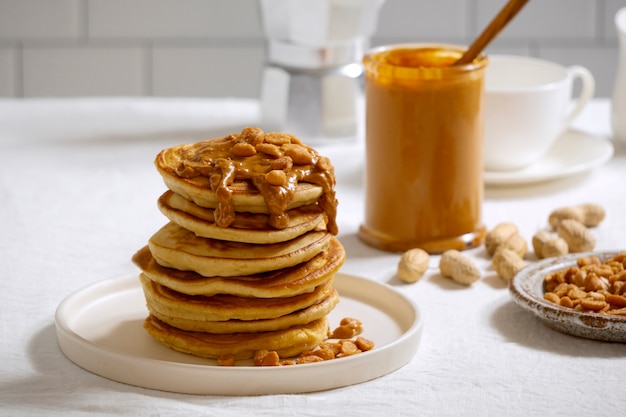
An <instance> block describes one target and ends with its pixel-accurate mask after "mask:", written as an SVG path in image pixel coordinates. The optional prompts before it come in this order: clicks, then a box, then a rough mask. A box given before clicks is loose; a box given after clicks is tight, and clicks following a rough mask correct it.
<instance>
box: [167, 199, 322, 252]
mask: <svg viewBox="0 0 626 417" xmlns="http://www.w3.org/2000/svg"><path fill="white" fill-rule="evenodd" d="M158 206H159V209H160V210H161V212H162V213H163V214H164V215H165V216H166V217H167V218H168V219H170V220H171V221H172V222H174V223H176V224H178V225H179V226H181V227H184V228H185V229H188V230H191V231H192V232H194V233H195V234H196V235H198V236H201V237H207V238H211V239H219V240H229V241H232V242H245V243H276V242H284V241H287V240H291V239H294V238H296V237H298V236H300V235H301V234H303V233H306V232H308V231H309V230H313V229H315V228H316V227H318V226H320V225H323V221H324V213H323V212H322V210H321V209H320V208H319V206H317V205H309V206H304V207H298V208H295V209H292V210H290V211H289V212H288V214H289V223H288V225H287V226H286V227H285V228H284V229H275V228H273V227H271V226H270V225H269V216H268V215H267V214H258V213H247V212H243V213H236V214H235V220H234V221H233V223H232V224H231V225H230V226H229V227H220V226H218V225H217V224H216V223H215V209H212V208H205V207H201V206H199V205H197V204H195V203H194V202H192V201H190V200H187V199H186V198H184V197H183V196H181V195H179V194H176V193H174V192H173V191H171V190H170V191H167V192H165V193H164V194H163V195H162V196H161V197H160V198H159V200H158Z"/></svg>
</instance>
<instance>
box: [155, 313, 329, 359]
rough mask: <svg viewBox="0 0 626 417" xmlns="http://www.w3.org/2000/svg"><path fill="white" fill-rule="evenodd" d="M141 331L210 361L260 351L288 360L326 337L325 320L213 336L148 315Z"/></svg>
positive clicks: (174, 347)
mask: <svg viewBox="0 0 626 417" xmlns="http://www.w3.org/2000/svg"><path fill="white" fill-rule="evenodd" d="M144 328H145V329H146V331H147V332H148V333H149V334H150V335H151V336H152V337H154V338H155V339H156V340H158V341H159V342H161V343H162V344H164V345H165V346H167V347H169V348H171V349H174V350H177V351H179V352H184V353H190V354H192V355H196V356H201V357H204V358H212V359H217V358H219V357H220V356H222V355H234V356H235V359H250V358H252V357H254V353H255V352H256V351H258V350H262V349H267V350H273V351H276V353H278V355H279V356H280V357H281V358H288V357H292V356H297V355H299V354H300V353H302V352H304V351H306V350H310V349H312V348H314V347H315V346H317V345H318V344H320V343H321V342H322V341H324V339H326V338H327V337H328V320H327V318H326V317H323V318H321V319H318V320H315V321H313V322H311V323H307V324H304V325H299V326H294V327H290V328H288V329H284V330H276V331H272V332H259V333H233V334H213V333H205V332H189V331H185V330H180V329H178V328H176V327H173V326H170V325H169V324H167V323H164V322H162V321H160V320H159V319H157V318H156V317H154V316H152V315H150V316H148V317H147V318H146V320H145V321H144Z"/></svg>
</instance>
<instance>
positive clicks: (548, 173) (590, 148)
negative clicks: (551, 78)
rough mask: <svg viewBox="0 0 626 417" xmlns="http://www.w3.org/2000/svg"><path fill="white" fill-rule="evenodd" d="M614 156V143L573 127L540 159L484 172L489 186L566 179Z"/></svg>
mask: <svg viewBox="0 0 626 417" xmlns="http://www.w3.org/2000/svg"><path fill="white" fill-rule="evenodd" d="M612 156H613V143H612V142H611V141H609V140H607V139H605V138H602V137H598V136H593V135H591V134H589V133H587V132H582V131H579V130H574V129H570V130H568V131H566V132H565V133H564V134H563V135H561V137H560V138H559V139H558V140H557V141H556V143H555V144H554V145H553V146H552V148H551V149H550V150H549V151H548V153H547V154H546V155H545V156H544V157H543V159H541V160H540V161H539V162H536V163H534V164H533V165H530V166H528V167H526V168H523V169H520V170H517V171H485V173H484V180H485V184H486V185H501V184H530V183H534V182H541V181H549V180H554V179H558V178H563V177H566V176H570V175H573V174H578V173H581V172H585V171H588V170H590V169H592V168H595V167H597V166H599V165H602V164H604V163H605V162H606V161H608V160H609V159H611V157H612Z"/></svg>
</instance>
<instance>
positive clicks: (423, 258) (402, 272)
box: [397, 249, 430, 282]
mask: <svg viewBox="0 0 626 417" xmlns="http://www.w3.org/2000/svg"><path fill="white" fill-rule="evenodd" d="M429 260H430V256H429V255H428V252H426V251H425V250H422V249H410V250H408V251H406V252H404V253H403V254H402V257H401V258H400V262H399V263H398V272H397V273H398V278H400V279H401V280H402V281H404V282H416V281H418V280H419V279H420V278H421V277H422V275H424V272H425V271H426V268H428V261H429Z"/></svg>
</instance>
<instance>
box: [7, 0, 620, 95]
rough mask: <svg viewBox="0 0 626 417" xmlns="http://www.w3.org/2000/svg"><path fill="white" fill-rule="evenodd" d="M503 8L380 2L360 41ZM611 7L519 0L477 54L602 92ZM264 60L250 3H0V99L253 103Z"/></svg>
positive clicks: (452, 37)
mask: <svg viewBox="0 0 626 417" xmlns="http://www.w3.org/2000/svg"><path fill="white" fill-rule="evenodd" d="M313 1H315V0H313ZM505 2H506V0H386V2H385V4H384V6H383V8H382V10H381V14H380V18H379V24H378V30H377V31H376V34H375V36H374V38H373V39H372V44H373V45H380V44H384V43H394V42H408V41H413V42H416V41H417V42H419V41H423V42H433V41H435V42H436V41H441V42H451V43H459V44H467V43H469V42H470V41H471V40H472V39H473V38H474V37H475V36H476V35H477V34H478V33H479V31H480V30H481V29H482V28H483V27H484V26H485V25H486V23H487V22H488V21H489V20H490V19H491V18H492V17H493V16H494V15H495V13H497V11H498V10H499V9H500V8H501V7H502V6H503V5H504V4H505ZM621 7H626V0H531V1H530V2H529V3H528V5H527V6H526V7H525V8H524V9H523V10H522V12H521V13H520V15H519V16H518V17H517V18H516V19H515V20H514V21H513V22H512V23H511V24H510V25H509V26H508V27H507V28H506V29H505V30H504V31H503V32H502V33H501V34H500V36H499V37H498V39H497V40H496V41H495V42H494V43H493V45H492V46H490V48H489V49H488V52H490V53H514V54H523V55H533V56H539V57H544V58H547V59H552V60H555V61H557V62H561V63H563V64H566V65H571V64H580V65H585V66H587V67H588V68H589V69H590V70H591V71H592V72H593V73H594V75H595V77H596V79H597V84H598V87H597V95H598V96H605V97H606V96H609V95H610V94H611V91H612V88H613V82H614V78H615V69H616V65H617V47H618V42H617V36H616V31H615V28H614V23H613V17H614V15H615V12H616V11H617V10H618V9H620V8H621ZM264 54H265V50H264V38H263V29H262V25H261V21H260V16H259V5H258V0H228V1H226V0H0V97H49V96H93V95H158V96H194V97H197V96H238V97H257V96H258V94H259V83H260V79H261V70H262V68H263V63H264Z"/></svg>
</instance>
